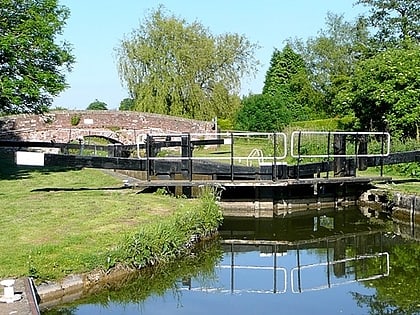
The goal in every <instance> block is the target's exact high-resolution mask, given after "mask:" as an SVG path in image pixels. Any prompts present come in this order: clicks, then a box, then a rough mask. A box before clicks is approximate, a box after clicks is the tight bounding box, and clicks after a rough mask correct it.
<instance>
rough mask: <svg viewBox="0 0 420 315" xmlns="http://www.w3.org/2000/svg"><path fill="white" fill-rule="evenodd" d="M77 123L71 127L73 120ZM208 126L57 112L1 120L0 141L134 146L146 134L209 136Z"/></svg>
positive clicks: (121, 114) (124, 114)
mask: <svg viewBox="0 0 420 315" xmlns="http://www.w3.org/2000/svg"><path fill="white" fill-rule="evenodd" d="M74 116H77V117H79V118H80V121H79V123H78V124H77V125H72V117H74ZM211 127H212V124H211V123H210V122H205V121H199V120H193V119H186V118H181V117H174V116H167V115H159V114H153V113H141V112H128V111H96V110H95V111H56V112H51V113H48V114H44V115H27V114H24V115H16V116H6V117H1V118H0V139H9V140H24V141H51V140H54V141H57V142H68V141H70V140H74V139H76V138H77V137H79V136H86V135H87V134H88V133H89V134H90V135H96V134H99V135H102V136H108V137H111V138H113V139H116V140H121V141H122V142H123V143H133V142H134V141H135V140H134V139H135V138H136V135H139V134H146V133H186V132H189V133H208V132H211Z"/></svg>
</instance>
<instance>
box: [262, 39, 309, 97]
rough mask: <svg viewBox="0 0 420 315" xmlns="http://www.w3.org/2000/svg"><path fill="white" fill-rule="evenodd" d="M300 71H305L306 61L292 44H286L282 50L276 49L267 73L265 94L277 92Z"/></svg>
mask: <svg viewBox="0 0 420 315" xmlns="http://www.w3.org/2000/svg"><path fill="white" fill-rule="evenodd" d="M300 72H305V63H304V61H303V59H302V57H301V56H299V55H298V54H296V53H295V52H294V51H293V49H292V48H291V47H290V45H286V46H285V47H284V48H283V50H282V51H279V50H277V49H274V52H273V55H272V56H271V61H270V67H269V69H268V71H267V73H266V75H265V82H264V87H263V91H262V92H263V94H269V95H272V96H273V95H275V94H277V93H278V91H279V89H281V88H282V87H284V86H287V85H288V84H289V83H290V80H291V79H292V77H293V76H294V75H296V74H298V73H300Z"/></svg>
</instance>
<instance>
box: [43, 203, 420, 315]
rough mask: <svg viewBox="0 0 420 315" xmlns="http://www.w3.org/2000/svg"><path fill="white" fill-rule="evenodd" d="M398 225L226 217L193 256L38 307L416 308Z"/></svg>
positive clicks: (418, 257)
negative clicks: (67, 300)
mask: <svg viewBox="0 0 420 315" xmlns="http://www.w3.org/2000/svg"><path fill="white" fill-rule="evenodd" d="M379 223H380V224H379ZM395 230H398V231H401V230H403V229H401V228H400V227H396V226H394V225H393V224H392V223H391V222H387V223H386V222H385V223H383V222H382V221H380V220H377V219H369V218H366V217H364V216H363V215H361V213H360V211H358V210H357V209H346V210H344V211H334V210H330V211H322V212H321V211H313V212H312V213H309V214H306V215H301V216H292V217H287V216H286V217H285V218H276V219H258V220H257V219H237V218H236V219H235V218H226V219H225V221H224V224H223V226H222V227H221V229H220V231H219V233H220V238H219V239H217V240H214V241H212V242H207V243H206V244H203V245H202V246H200V247H199V248H198V249H197V250H196V251H195V252H194V253H192V255H191V256H190V257H187V258H186V259H183V260H180V261H176V262H173V263H172V264H169V265H166V266H160V267H157V268H154V269H148V270H143V271H142V272H139V273H136V274H130V275H127V277H126V278H124V279H121V280H119V281H118V282H116V283H112V284H108V285H107V287H106V288H103V289H102V290H100V291H96V292H91V293H90V294H89V295H86V296H85V297H83V298H81V299H79V300H77V301H74V302H72V303H71V304H68V305H59V306H56V307H54V308H52V309H49V310H46V309H44V310H43V314H75V315H81V314H212V315H213V314H215V313H217V314H243V315H245V314H420V293H419V291H420V290H419V289H420V277H419V272H420V242H418V241H415V240H410V239H409V238H410V235H398V234H396V233H394V231H395ZM409 230H410V229H409ZM410 231H412V230H410ZM41 307H42V306H41Z"/></svg>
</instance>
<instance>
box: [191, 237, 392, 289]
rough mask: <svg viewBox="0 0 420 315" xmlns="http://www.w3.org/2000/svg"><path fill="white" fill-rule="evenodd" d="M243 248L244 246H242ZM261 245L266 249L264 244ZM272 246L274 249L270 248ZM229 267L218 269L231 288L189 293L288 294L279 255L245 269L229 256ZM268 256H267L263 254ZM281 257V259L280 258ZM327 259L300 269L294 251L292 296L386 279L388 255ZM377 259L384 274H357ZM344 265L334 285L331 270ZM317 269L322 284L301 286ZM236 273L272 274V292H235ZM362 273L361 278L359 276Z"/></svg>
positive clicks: (302, 266)
mask: <svg viewBox="0 0 420 315" xmlns="http://www.w3.org/2000/svg"><path fill="white" fill-rule="evenodd" d="M241 244H242V245H243V242H241ZM264 245H268V244H267V242H265V244H264ZM273 246H275V245H273ZM230 254H231V264H230V265H219V266H217V268H219V269H221V270H223V269H230V288H229V289H227V288H223V287H222V288H220V287H195V288H194V287H191V283H189V284H188V288H183V289H188V290H191V291H206V292H216V293H235V294H237V293H257V294H268V293H286V292H287V282H288V276H287V275H288V272H287V268H285V267H279V266H277V264H278V262H277V258H278V257H279V255H278V253H277V252H276V251H274V252H273V253H272V255H268V256H273V266H248V265H236V264H235V259H234V252H233V251H232V252H231V253H230ZM266 255H267V254H266ZM280 257H281V255H280ZM328 259H329V256H328V255H327V261H325V262H320V263H315V264H307V265H300V264H299V261H300V259H299V251H297V260H298V266H296V267H294V268H291V270H290V288H291V292H292V293H303V292H307V291H317V290H323V289H328V288H332V287H336V286H340V285H345V284H350V283H354V282H363V281H367V280H374V279H379V278H382V277H387V276H388V275H389V269H390V267H389V253H387V252H382V253H375V254H367V255H359V256H356V257H350V258H344V259H339V260H334V261H329V260H328ZM378 259H379V262H378V264H379V269H380V270H383V272H380V273H375V274H371V275H367V274H366V270H359V269H358V265H357V263H358V262H361V263H362V265H363V266H364V265H367V264H368V260H378ZM341 264H342V265H344V266H343V267H344V270H345V272H344V274H343V275H342V277H341V278H344V279H345V280H343V281H334V278H335V279H336V280H338V279H340V277H333V276H332V273H331V268H334V267H337V266H338V265H341ZM317 267H322V268H323V269H324V271H325V275H326V281H325V283H323V284H319V285H314V286H312V287H304V286H303V282H304V279H303V274H302V273H303V272H304V271H311V270H312V272H313V271H317V270H315V269H316V268H317ZM236 270H256V271H267V270H272V272H273V288H272V289H249V288H248V289H237V288H236V285H235V280H236V278H237V277H236V276H237V274H236V273H235V271H236ZM359 273H361V275H359ZM279 276H280V277H282V279H283V281H278V277H279ZM278 284H283V286H282V287H281V288H279V287H278Z"/></svg>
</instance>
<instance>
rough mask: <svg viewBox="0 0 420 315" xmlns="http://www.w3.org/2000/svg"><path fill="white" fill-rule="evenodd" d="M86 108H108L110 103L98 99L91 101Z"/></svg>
mask: <svg viewBox="0 0 420 315" xmlns="http://www.w3.org/2000/svg"><path fill="white" fill-rule="evenodd" d="M86 109H87V110H107V109H108V105H107V104H106V103H104V102H101V101H98V99H96V100H95V101H94V102H92V103H90V104H89V106H88V107H87V108H86Z"/></svg>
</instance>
